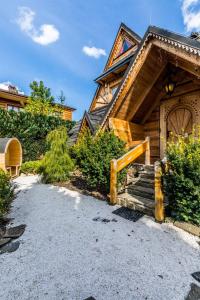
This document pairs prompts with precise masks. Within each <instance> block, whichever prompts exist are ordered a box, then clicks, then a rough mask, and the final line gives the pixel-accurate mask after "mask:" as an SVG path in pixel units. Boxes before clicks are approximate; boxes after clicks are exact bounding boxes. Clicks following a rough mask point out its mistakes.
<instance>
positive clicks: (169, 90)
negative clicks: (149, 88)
mask: <svg viewBox="0 0 200 300" xmlns="http://www.w3.org/2000/svg"><path fill="white" fill-rule="evenodd" d="M175 87H176V83H175V82H174V81H173V80H172V79H171V77H170V76H169V77H168V79H167V83H166V84H165V92H166V94H167V95H169V96H171V95H172V94H173V92H174V89H175Z"/></svg>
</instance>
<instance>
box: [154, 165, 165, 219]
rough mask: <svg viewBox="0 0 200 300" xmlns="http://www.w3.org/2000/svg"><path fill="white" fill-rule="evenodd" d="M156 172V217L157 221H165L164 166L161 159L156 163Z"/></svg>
mask: <svg viewBox="0 0 200 300" xmlns="http://www.w3.org/2000/svg"><path fill="white" fill-rule="evenodd" d="M154 172H155V181H154V188H155V219H156V221H157V222H163V221H164V218H165V212H164V193H163V189H162V167H161V163H160V161H156V162H155V164H154Z"/></svg>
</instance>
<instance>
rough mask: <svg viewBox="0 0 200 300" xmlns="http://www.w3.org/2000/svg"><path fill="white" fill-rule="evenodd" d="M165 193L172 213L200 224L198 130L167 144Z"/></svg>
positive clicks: (199, 144)
mask: <svg viewBox="0 0 200 300" xmlns="http://www.w3.org/2000/svg"><path fill="white" fill-rule="evenodd" d="M166 154H167V159H168V170H167V171H166V174H165V175H164V184H165V192H166V194H167V196H168V198H169V209H170V212H171V215H172V216H173V217H174V218H175V219H178V220H182V221H186V222H191V223H195V224H197V225H200V184H199V183H200V131H199V132H198V134H195V132H193V134H192V135H191V136H189V137H187V138H184V137H183V136H179V137H174V138H173V140H172V141H171V142H170V143H168V146H167V153H166Z"/></svg>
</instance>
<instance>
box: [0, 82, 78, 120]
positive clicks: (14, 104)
mask: <svg viewBox="0 0 200 300" xmlns="http://www.w3.org/2000/svg"><path fill="white" fill-rule="evenodd" d="M27 102H28V96H26V95H23V94H22V93H20V92H19V91H18V90H17V89H16V87H15V86H12V85H8V87H7V89H6V90H5V89H0V108H3V109H6V110H14V111H20V110H22V109H23V108H24V107H25V106H26V104H27ZM56 105H57V106H58V111H59V113H61V117H62V119H63V120H70V121H71V120H72V113H73V111H75V108H73V107H70V106H66V105H61V104H56Z"/></svg>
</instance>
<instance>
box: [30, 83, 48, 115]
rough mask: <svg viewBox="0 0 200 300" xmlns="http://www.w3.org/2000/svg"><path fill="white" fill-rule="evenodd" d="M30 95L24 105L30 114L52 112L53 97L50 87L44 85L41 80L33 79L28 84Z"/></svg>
mask: <svg viewBox="0 0 200 300" xmlns="http://www.w3.org/2000/svg"><path fill="white" fill-rule="evenodd" d="M30 88H31V95H30V97H29V98H28V104H27V105H26V107H25V110H26V111H27V112H30V113H32V114H43V115H51V114H53V112H54V107H53V104H54V97H53V96H52V95H51V89H50V88H48V87H46V86H45V85H44V82H43V81H40V82H37V81H33V82H32V83H31V84H30Z"/></svg>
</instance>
